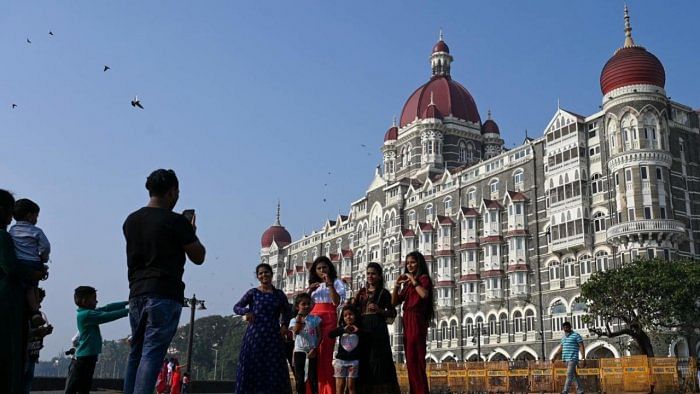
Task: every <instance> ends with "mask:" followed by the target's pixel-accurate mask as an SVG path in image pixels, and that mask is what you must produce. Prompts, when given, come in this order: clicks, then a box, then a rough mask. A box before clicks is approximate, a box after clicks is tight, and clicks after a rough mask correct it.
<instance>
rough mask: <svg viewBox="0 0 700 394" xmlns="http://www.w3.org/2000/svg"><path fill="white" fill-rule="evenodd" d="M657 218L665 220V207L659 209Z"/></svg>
mask: <svg viewBox="0 0 700 394" xmlns="http://www.w3.org/2000/svg"><path fill="white" fill-rule="evenodd" d="M659 218H660V219H666V207H659Z"/></svg>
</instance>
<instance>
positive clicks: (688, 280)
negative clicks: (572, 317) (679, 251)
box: [579, 259, 700, 356]
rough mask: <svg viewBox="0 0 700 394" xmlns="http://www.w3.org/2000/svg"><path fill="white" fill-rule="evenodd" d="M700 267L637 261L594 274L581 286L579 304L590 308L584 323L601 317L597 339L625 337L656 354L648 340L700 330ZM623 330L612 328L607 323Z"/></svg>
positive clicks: (686, 262)
mask: <svg viewBox="0 0 700 394" xmlns="http://www.w3.org/2000/svg"><path fill="white" fill-rule="evenodd" d="M698 289H700V264H699V263H698V262H695V261H690V260H678V261H672V262H667V261H663V260H658V259H654V260H636V261H634V262H631V263H627V264H624V265H622V267H620V268H617V269H614V270H610V271H603V272H596V273H595V274H593V275H592V276H591V278H590V279H589V280H588V281H586V283H584V284H583V285H581V297H580V298H579V301H581V302H585V303H586V304H587V305H588V316H587V317H586V320H585V321H586V322H587V323H589V324H590V323H592V322H593V321H594V320H595V319H597V318H600V319H601V320H602V321H604V322H606V324H605V327H604V328H602V329H601V328H590V329H589V330H590V331H591V332H592V333H594V334H596V335H598V337H601V336H602V337H609V338H614V337H618V336H620V335H629V336H630V337H632V338H633V339H634V340H635V341H636V342H637V344H638V346H639V348H640V350H641V351H642V353H644V354H646V355H647V356H653V355H654V349H653V346H652V341H651V338H650V335H652V334H656V333H664V334H668V333H676V334H680V335H694V334H695V333H696V331H697V330H698V329H700V291H699V290H698ZM616 319H619V320H620V321H622V322H624V325H623V326H622V327H620V328H619V329H618V330H616V331H614V330H612V329H611V327H610V325H609V323H607V322H610V321H615V320H616Z"/></svg>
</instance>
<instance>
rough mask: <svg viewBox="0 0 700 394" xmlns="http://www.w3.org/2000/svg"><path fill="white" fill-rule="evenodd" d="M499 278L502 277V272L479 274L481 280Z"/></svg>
mask: <svg viewBox="0 0 700 394" xmlns="http://www.w3.org/2000/svg"><path fill="white" fill-rule="evenodd" d="M499 276H503V270H489V271H485V272H483V273H482V274H481V277H483V278H496V277H499Z"/></svg>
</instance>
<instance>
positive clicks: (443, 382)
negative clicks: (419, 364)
mask: <svg viewBox="0 0 700 394" xmlns="http://www.w3.org/2000/svg"><path fill="white" fill-rule="evenodd" d="M447 370H448V369H447V363H439V364H432V363H431V364H428V384H429V385H430V392H431V393H436V394H437V393H449V391H450V386H449V384H448V380H447Z"/></svg>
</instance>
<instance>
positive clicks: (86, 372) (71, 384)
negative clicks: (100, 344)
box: [65, 356, 97, 394]
mask: <svg viewBox="0 0 700 394" xmlns="http://www.w3.org/2000/svg"><path fill="white" fill-rule="evenodd" d="M96 364H97V356H85V357H77V358H76V359H75V363H74V364H73V370H72V371H71V373H70V377H69V378H68V379H67V381H66V391H65V393H66V394H89V393H90V389H92V375H93V374H94V373H95V365H96Z"/></svg>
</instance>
